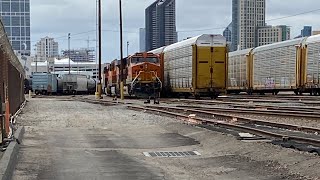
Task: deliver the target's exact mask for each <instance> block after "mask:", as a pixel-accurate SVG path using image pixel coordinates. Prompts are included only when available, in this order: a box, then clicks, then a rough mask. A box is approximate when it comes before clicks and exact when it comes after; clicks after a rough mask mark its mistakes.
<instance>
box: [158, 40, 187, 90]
mask: <svg viewBox="0 0 320 180" xmlns="http://www.w3.org/2000/svg"><path fill="white" fill-rule="evenodd" d="M192 57H193V56H192V46H185V47H182V48H180V49H174V50H172V51H168V52H166V53H164V59H165V60H164V85H165V87H167V88H168V87H170V89H171V90H172V92H181V91H183V92H191V90H190V89H191V88H192Z"/></svg>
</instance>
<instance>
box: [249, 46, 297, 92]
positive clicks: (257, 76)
mask: <svg viewBox="0 0 320 180" xmlns="http://www.w3.org/2000/svg"><path fill="white" fill-rule="evenodd" d="M296 45H297V42H296V41H292V42H287V43H286V44H285V43H283V45H279V46H278V47H274V48H272V47H271V46H270V48H266V49H265V50H258V51H256V52H254V54H253V89H254V90H292V89H297V88H298V87H297V84H296V80H297V74H296V72H297V69H296V68H297V59H298V58H297V48H296Z"/></svg>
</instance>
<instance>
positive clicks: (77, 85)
mask: <svg viewBox="0 0 320 180" xmlns="http://www.w3.org/2000/svg"><path fill="white" fill-rule="evenodd" d="M95 91H96V81H95V80H94V79H92V78H89V77H88V76H86V75H80V74H64V75H62V76H61V77H59V78H58V92H59V93H61V94H88V93H89V94H90V93H94V92H95Z"/></svg>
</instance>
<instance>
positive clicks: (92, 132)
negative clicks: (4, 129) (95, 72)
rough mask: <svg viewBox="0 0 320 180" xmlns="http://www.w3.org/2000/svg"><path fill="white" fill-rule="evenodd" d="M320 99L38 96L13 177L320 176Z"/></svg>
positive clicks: (23, 120) (26, 120)
mask: <svg viewBox="0 0 320 180" xmlns="http://www.w3.org/2000/svg"><path fill="white" fill-rule="evenodd" d="M319 115H320V98H319V97H312V96H293V95H278V96H246V95H239V96H232V95H230V96H221V97H219V98H218V99H216V100H209V99H207V100H206V99H204V100H194V99H161V100H160V104H153V103H152V101H151V104H145V102H144V100H137V99H128V100H125V101H120V100H113V99H112V98H109V97H104V99H102V100H95V98H94V96H73V97H71V96H65V97H64V96H60V97H53V96H51V97H50V96H36V97H34V98H32V99H29V100H28V103H27V105H26V107H25V108H24V110H23V111H22V114H21V115H20V116H19V117H18V118H17V126H25V127H26V133H25V135H24V138H23V140H22V145H21V148H20V152H19V156H18V163H17V166H16V168H15V170H14V174H13V179H16V180H20V179H39V180H40V179H208V180H209V179H210V180H212V179H217V180H221V179H222V180H224V179H246V180H247V179H270V180H271V179H275V180H277V179H290V180H292V179H293V180H294V179H303V180H304V179H320V171H319V168H320V135H319V133H320V125H319V120H320V118H319V117H320V116H319Z"/></svg>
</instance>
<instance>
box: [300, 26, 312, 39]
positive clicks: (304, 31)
mask: <svg viewBox="0 0 320 180" xmlns="http://www.w3.org/2000/svg"><path fill="white" fill-rule="evenodd" d="M311 35H312V26H304V27H303V29H302V30H301V36H302V37H309V36H311Z"/></svg>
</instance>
